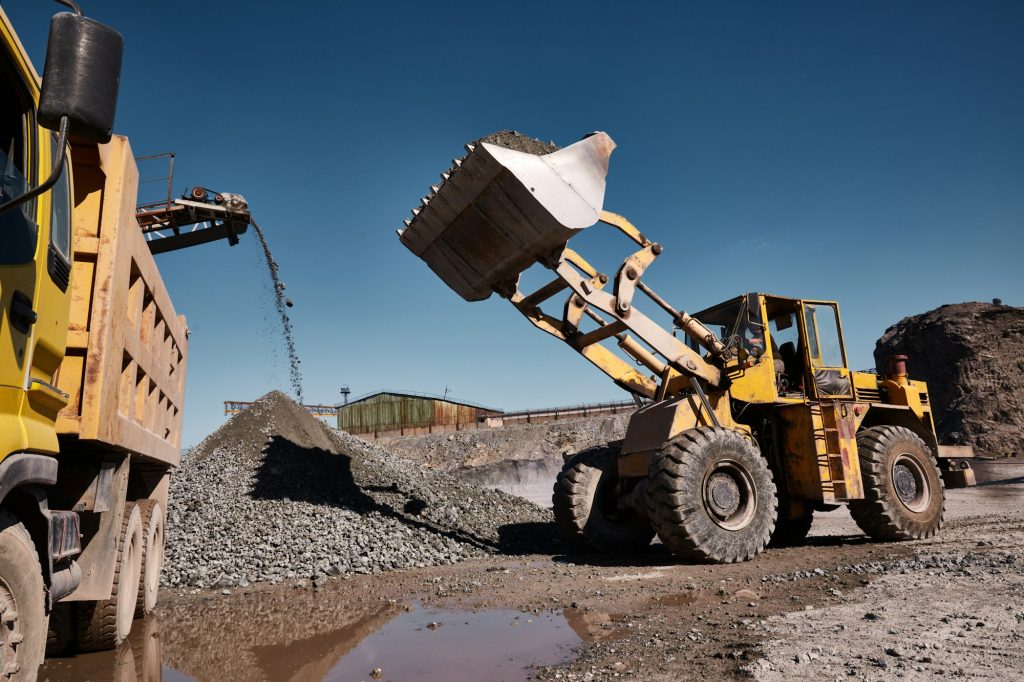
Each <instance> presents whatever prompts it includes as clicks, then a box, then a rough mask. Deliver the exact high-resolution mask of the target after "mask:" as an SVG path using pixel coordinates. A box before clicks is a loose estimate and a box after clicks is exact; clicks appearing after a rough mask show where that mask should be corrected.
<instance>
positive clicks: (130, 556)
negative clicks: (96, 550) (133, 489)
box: [77, 502, 142, 651]
mask: <svg viewBox="0 0 1024 682" xmlns="http://www.w3.org/2000/svg"><path fill="white" fill-rule="evenodd" d="M141 575H142V515H141V514H140V513H139V508H138V506H137V505H136V504H135V503H134V502H127V503H125V508H124V514H123V516H122V518H121V536H120V538H119V539H118V547H117V563H116V564H115V565H114V585H113V587H112V588H111V591H110V598H109V599H107V600H105V601H86V602H80V603H79V604H78V623H77V629H78V648H79V649H81V650H82V651H102V650H104V649H113V648H115V647H116V646H118V645H119V644H120V643H121V642H123V641H124V640H125V639H127V638H128V634H129V633H130V632H131V629H132V620H133V619H134V616H135V603H136V600H137V598H138V594H139V580H140V579H141Z"/></svg>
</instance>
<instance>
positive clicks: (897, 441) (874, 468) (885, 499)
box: [850, 426, 946, 540]
mask: <svg viewBox="0 0 1024 682" xmlns="http://www.w3.org/2000/svg"><path fill="white" fill-rule="evenodd" d="M857 453H858V456H859V457H860V470H861V476H862V478H863V480H864V499H863V500H855V501H853V502H850V514H851V516H853V520H854V521H856V522H857V525H858V526H860V528H861V530H863V531H864V532H865V533H867V534H868V535H869V536H870V537H872V538H874V539H875V540H921V539H924V538H930V537H931V536H933V535H935V534H936V533H937V532H938V531H939V529H940V528H942V521H943V516H944V515H945V513H946V495H945V492H944V486H943V483H942V475H941V474H940V473H939V468H938V466H936V464H935V458H934V457H932V453H931V450H930V449H929V448H928V446H927V445H926V444H925V442H924V441H923V440H921V437H920V436H918V435H917V434H916V433H914V432H913V431H911V430H910V429H908V428H906V427H903V426H873V427H871V428H868V429H864V430H863V431H861V432H860V433H858V434H857Z"/></svg>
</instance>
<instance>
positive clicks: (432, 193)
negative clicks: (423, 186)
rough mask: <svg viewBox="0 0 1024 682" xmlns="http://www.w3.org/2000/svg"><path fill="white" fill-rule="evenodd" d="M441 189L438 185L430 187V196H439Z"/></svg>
mask: <svg viewBox="0 0 1024 682" xmlns="http://www.w3.org/2000/svg"><path fill="white" fill-rule="evenodd" d="M439 189H441V188H440V187H438V186H437V185H431V186H430V194H431V195H434V194H437V190H439Z"/></svg>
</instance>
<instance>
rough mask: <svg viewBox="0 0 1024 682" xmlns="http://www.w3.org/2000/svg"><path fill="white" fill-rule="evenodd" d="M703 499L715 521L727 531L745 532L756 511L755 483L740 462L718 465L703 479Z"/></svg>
mask: <svg viewBox="0 0 1024 682" xmlns="http://www.w3.org/2000/svg"><path fill="white" fill-rule="evenodd" d="M703 499H704V509H705V511H707V513H708V516H709V517H710V518H711V520H712V521H714V522H715V523H716V524H718V525H719V526H721V527H722V528H724V529H726V530H742V529H743V528H746V527H747V525H749V524H750V521H751V519H753V518H754V512H755V510H756V508H757V492H756V489H755V488H754V479H753V478H752V477H751V476H750V474H749V473H748V472H747V470H746V468H744V467H743V465H742V464H740V463H739V462H736V461H733V460H724V461H721V462H718V463H717V464H716V465H715V468H714V469H712V470H711V472H710V473H709V474H708V475H707V476H706V477H705V479H704V486H703Z"/></svg>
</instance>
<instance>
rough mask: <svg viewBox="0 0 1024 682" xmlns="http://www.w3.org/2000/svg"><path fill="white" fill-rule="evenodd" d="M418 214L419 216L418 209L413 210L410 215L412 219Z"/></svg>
mask: <svg viewBox="0 0 1024 682" xmlns="http://www.w3.org/2000/svg"><path fill="white" fill-rule="evenodd" d="M419 214H420V209H419V208H414V209H413V210H412V215H413V217H416V216H418V215H419Z"/></svg>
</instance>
